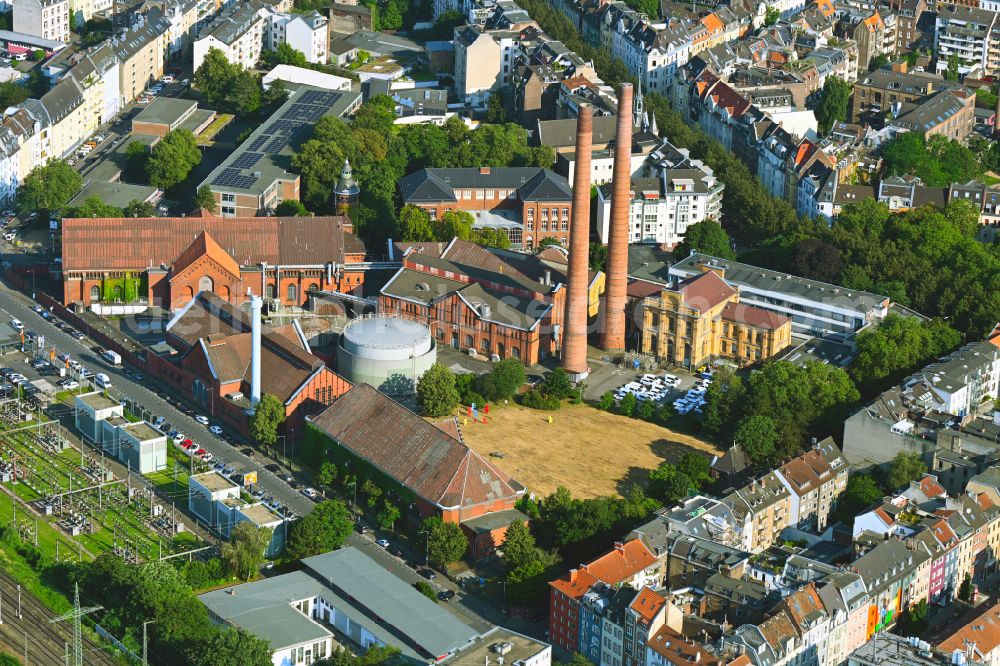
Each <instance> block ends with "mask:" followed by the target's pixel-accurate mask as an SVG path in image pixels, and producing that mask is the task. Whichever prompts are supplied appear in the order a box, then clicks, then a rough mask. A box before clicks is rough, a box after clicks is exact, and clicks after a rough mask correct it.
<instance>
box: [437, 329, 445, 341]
mask: <svg viewBox="0 0 1000 666" xmlns="http://www.w3.org/2000/svg"><path fill="white" fill-rule="evenodd" d="M437 339H438V340H444V329H443V328H439V329H438V330H437Z"/></svg>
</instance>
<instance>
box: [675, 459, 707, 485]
mask: <svg viewBox="0 0 1000 666" xmlns="http://www.w3.org/2000/svg"><path fill="white" fill-rule="evenodd" d="M711 470H712V461H710V460H709V459H708V456H704V455H702V454H700V453H693V452H690V451H689V452H687V453H682V454H681V457H680V458H678V459H677V471H679V472H682V473H684V474H686V475H687V476H688V478H689V479H691V482H692V483H693V484H694V486H695V487H696V488H699V489H700V488H703V487H704V486H706V485H708V484H709V483H711V482H712V474H711Z"/></svg>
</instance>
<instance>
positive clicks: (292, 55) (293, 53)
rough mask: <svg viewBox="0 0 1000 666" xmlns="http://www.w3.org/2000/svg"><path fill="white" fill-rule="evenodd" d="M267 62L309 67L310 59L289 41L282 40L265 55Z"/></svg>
mask: <svg viewBox="0 0 1000 666" xmlns="http://www.w3.org/2000/svg"><path fill="white" fill-rule="evenodd" d="M265 58H266V59H267V62H268V63H269V64H270V65H272V66H274V65H292V66H293V67H303V68H308V67H309V61H308V60H306V56H305V54H304V53H302V51H299V50H298V49H296V48H295V47H293V46H292V45H291V44H289V43H288V42H281V43H280V44H278V48H276V49H274V50H273V51H268V52H267V55H266V56H265Z"/></svg>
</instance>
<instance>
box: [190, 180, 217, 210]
mask: <svg viewBox="0 0 1000 666" xmlns="http://www.w3.org/2000/svg"><path fill="white" fill-rule="evenodd" d="M216 206H217V204H216V202H215V194H214V193H213V192H212V188H211V187H209V186H208V185H202V186H201V187H199V188H198V191H197V192H196V193H195V195H194V207H195V210H197V209H199V208H204V209H205V210H207V211H210V212H213V213H214V212H215V208H216Z"/></svg>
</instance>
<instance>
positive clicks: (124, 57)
mask: <svg viewBox="0 0 1000 666" xmlns="http://www.w3.org/2000/svg"><path fill="white" fill-rule="evenodd" d="M169 32H170V26H169V23H168V22H167V21H166V19H164V17H163V13H162V12H161V11H160V10H159V9H157V8H154V9H151V10H149V11H148V12H146V13H145V14H139V15H138V16H137V17H136V19H135V22H134V23H133V24H132V26H131V27H130V28H128V30H126V31H125V33H124V35H123V36H122V37H121V38H120V39H118V40H117V43H115V42H112V48H113V49H114V51H115V57H116V58H118V62H119V66H118V74H119V86H118V89H119V95H120V99H121V103H122V105H125V104H130V103H131V102H132V101H133V100H135V99H136V98H137V97H138V96H139V95H140V94H142V92H143V91H144V90H146V87H147V86H149V85H150V84H152V83H153V82H155V81H159V80H160V79H162V78H163V64H164V59H165V57H166V52H167V43H166V40H167V35H168V34H169Z"/></svg>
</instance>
